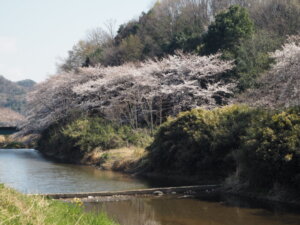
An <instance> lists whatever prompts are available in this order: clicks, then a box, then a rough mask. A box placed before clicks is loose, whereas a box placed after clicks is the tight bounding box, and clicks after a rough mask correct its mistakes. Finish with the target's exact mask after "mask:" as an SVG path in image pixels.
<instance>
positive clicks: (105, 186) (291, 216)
mask: <svg viewBox="0 0 300 225" xmlns="http://www.w3.org/2000/svg"><path fill="white" fill-rule="evenodd" d="M0 183H4V184H6V185H8V186H10V187H12V188H15V189H17V190H19V191H20V192H23V193H35V194H37V193H39V194H43V193H77V192H98V191H120V190H132V189H141V188H149V187H158V186H159V183H157V182H153V180H141V179H137V178H133V177H131V176H128V175H124V174H121V173H115V172H110V171H101V170H98V169H96V168H93V167H88V166H78V165H71V164H64V163H57V162H53V161H50V160H48V159H46V158H44V157H43V156H42V155H41V154H40V153H39V152H37V151H35V150H32V149H22V150H0ZM161 185H162V186H165V185H166V184H161ZM183 197H186V196H162V197H132V198H129V199H126V200H122V201H107V202H98V203H86V204H85V208H86V210H88V211H93V212H96V213H98V212H100V211H103V210H104V211H106V212H107V214H108V215H109V216H110V217H112V218H113V219H114V220H116V221H117V222H119V223H120V224H121V225H300V209H295V208H293V209H290V208H287V207H284V206H280V207H278V205H267V206H266V205H264V204H262V203H258V202H254V203H253V202H250V203H249V201H246V200H241V199H232V198H224V197H216V198H215V197H214V198H209V199H205V200H203V199H199V198H196V197H195V198H183Z"/></svg>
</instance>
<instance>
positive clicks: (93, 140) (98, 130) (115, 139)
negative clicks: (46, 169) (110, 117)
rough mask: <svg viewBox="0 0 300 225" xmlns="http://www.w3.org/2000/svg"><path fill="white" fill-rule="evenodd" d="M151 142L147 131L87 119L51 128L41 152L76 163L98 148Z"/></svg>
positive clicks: (97, 119) (140, 145) (142, 144)
mask: <svg viewBox="0 0 300 225" xmlns="http://www.w3.org/2000/svg"><path fill="white" fill-rule="evenodd" d="M151 140H152V139H151V137H150V136H149V135H148V134H147V131H145V130H142V129H139V130H133V129H132V128H131V127H129V126H122V125H118V124H115V123H112V122H109V121H106V120H104V119H102V118H99V117H84V118H79V119H75V120H74V121H72V122H69V123H68V124H66V125H53V126H51V127H50V128H49V129H48V130H46V131H45V132H44V133H43V134H42V136H41V138H40V140H39V141H38V149H39V150H41V151H42V152H45V153H47V154H48V155H49V154H50V155H53V156H54V157H56V158H64V159H66V160H70V161H77V160H78V159H80V158H82V157H83V156H84V155H85V154H86V153H88V152H90V151H92V150H94V149H95V148H100V149H102V150H108V149H114V148H121V147H127V146H131V145H132V146H137V147H145V146H147V145H148V144H149V143H150V142H151Z"/></svg>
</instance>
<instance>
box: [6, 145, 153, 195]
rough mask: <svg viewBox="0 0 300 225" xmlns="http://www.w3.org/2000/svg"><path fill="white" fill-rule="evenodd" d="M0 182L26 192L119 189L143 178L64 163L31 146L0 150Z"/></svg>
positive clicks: (137, 184)
mask: <svg viewBox="0 0 300 225" xmlns="http://www.w3.org/2000/svg"><path fill="white" fill-rule="evenodd" d="M0 183H4V184H6V185H8V186H10V187H12V188H14V189H17V190H19V191H20V192H23V193H28V194H45V193H76V192H97V191H120V190H130V189H140V188H147V187H149V185H148V184H147V182H145V181H142V180H138V179H135V178H133V177H131V176H129V175H124V174H122V173H115V172H111V171H101V170H99V169H96V168H94V167H89V166H79V165H72V164H64V163H57V162H53V161H50V160H48V159H46V158H44V157H43V156H42V155H41V154H40V153H39V152H38V151H36V150H32V149H17V150H10V149H9V150H0Z"/></svg>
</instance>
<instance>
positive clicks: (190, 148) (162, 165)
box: [149, 105, 253, 175]
mask: <svg viewBox="0 0 300 225" xmlns="http://www.w3.org/2000/svg"><path fill="white" fill-rule="evenodd" d="M252 114H253V110H252V109H250V108H248V107H246V106H235V105H234V106H228V107H224V108H221V109H216V110H212V111H209V110H204V109H194V110H192V111H190V112H185V113H181V114H180V115H179V116H178V117H177V118H171V119H169V120H168V121H167V122H166V123H164V124H163V125H162V126H161V128H160V129H159V131H158V132H157V134H156V136H155V139H154V142H153V144H152V145H151V146H150V147H149V151H150V158H151V161H152V163H153V168H155V169H158V170H160V169H162V170H166V171H167V172H179V171H181V172H184V173H188V174H199V173H202V172H207V171H211V172H214V173H217V174H221V175H227V174H228V173H230V172H232V171H233V170H234V168H235V167H234V161H233V159H232V157H230V155H229V153H230V152H231V151H232V150H233V149H235V148H237V147H238V146H239V142H240V138H239V136H241V135H242V134H244V133H245V129H246V127H247V126H248V124H249V121H250V118H251V116H252Z"/></svg>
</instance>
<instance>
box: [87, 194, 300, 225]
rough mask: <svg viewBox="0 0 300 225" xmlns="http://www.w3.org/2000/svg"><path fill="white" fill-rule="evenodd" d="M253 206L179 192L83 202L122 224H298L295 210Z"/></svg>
mask: <svg viewBox="0 0 300 225" xmlns="http://www.w3.org/2000/svg"><path fill="white" fill-rule="evenodd" d="M219 197H220V196H219ZM256 204H258V203H256ZM239 205H243V207H240V206H239ZM256 206H257V205H256ZM256 206H254V205H252V203H250V202H247V201H244V200H241V199H231V198H229V197H226V199H222V198H221V197H220V198H219V199H218V198H214V199H211V200H210V201H203V200H200V199H192V198H182V196H171V197H169V196H164V197H139V198H132V199H129V200H124V201H110V202H101V203H85V208H86V210H88V211H93V212H101V211H105V212H107V214H108V215H109V216H110V217H112V218H114V219H115V220H116V221H117V222H119V223H120V224H122V225H141V224H143V225H144V224H145V225H287V224H289V225H299V224H300V214H299V213H294V212H288V211H285V210H282V209H280V210H279V209H278V208H276V209H274V208H273V210H268V209H266V208H264V207H263V206H261V205H260V206H258V207H256Z"/></svg>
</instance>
